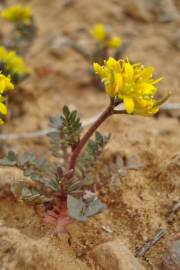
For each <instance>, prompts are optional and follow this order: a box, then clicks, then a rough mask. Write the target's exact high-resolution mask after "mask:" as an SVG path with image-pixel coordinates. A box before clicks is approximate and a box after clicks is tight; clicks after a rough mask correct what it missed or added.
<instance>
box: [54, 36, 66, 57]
mask: <svg viewBox="0 0 180 270" xmlns="http://www.w3.org/2000/svg"><path fill="white" fill-rule="evenodd" d="M69 42H70V41H69V39H68V38H67V37H65V36H62V35H60V36H58V37H56V38H54V40H53V41H52V43H51V44H50V46H49V52H50V53H51V54H52V55H53V56H55V57H59V58H60V57H63V55H64V53H65V52H66V50H67V48H68V47H69Z"/></svg>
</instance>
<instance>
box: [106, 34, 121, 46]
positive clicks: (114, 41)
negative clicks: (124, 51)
mask: <svg viewBox="0 0 180 270" xmlns="http://www.w3.org/2000/svg"><path fill="white" fill-rule="evenodd" d="M121 44H122V39H121V38H120V37H117V36H114V37H112V38H111V39H110V40H109V41H108V42H107V47H108V48H110V49H115V48H119V47H120V46H121Z"/></svg>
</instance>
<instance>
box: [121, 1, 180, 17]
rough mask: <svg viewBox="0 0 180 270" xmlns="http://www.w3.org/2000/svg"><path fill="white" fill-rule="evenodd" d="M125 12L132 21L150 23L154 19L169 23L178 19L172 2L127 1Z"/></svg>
mask: <svg viewBox="0 0 180 270" xmlns="http://www.w3.org/2000/svg"><path fill="white" fill-rule="evenodd" d="M125 11H126V13H127V14H128V15H130V16H131V17H133V18H134V19H137V20H141V21H145V22H150V21H153V20H154V19H157V20H158V21H162V22H171V21H174V20H177V19H178V18H179V13H178V11H177V8H176V6H175V4H174V1H173V0H151V1H147V0H128V1H127V4H126V8H125Z"/></svg>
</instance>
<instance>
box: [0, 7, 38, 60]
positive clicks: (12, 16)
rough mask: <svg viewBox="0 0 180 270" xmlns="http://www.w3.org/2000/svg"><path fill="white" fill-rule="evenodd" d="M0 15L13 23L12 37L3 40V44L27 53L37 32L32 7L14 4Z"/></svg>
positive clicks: (21, 52) (19, 52)
mask: <svg viewBox="0 0 180 270" xmlns="http://www.w3.org/2000/svg"><path fill="white" fill-rule="evenodd" d="M0 16H1V17H2V18H3V19H4V20H6V21H8V22H10V23H12V25H13V29H12V31H11V32H10V39H8V40H6V41H5V42H3V41H2V45H5V46H6V47H7V48H9V49H13V50H15V51H16V52H17V53H18V54H23V55H24V54H25V53H27V51H28V50H29V48H30V47H31V46H32V43H33V41H34V39H35V37H36V32H37V27H36V25H35V21H34V17H33V15H32V9H31V7H28V6H27V7H23V6H21V5H14V6H11V7H9V8H7V9H5V10H3V11H2V12H1V13H0Z"/></svg>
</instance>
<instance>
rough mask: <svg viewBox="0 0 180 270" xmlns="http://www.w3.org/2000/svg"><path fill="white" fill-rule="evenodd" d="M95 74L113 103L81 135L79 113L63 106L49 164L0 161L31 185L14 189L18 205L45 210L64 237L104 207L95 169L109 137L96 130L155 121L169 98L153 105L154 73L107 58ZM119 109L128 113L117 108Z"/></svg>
mask: <svg viewBox="0 0 180 270" xmlns="http://www.w3.org/2000/svg"><path fill="white" fill-rule="evenodd" d="M94 70H95V72H96V73H97V74H98V75H99V76H100V78H101V80H102V82H103V84H104V86H105V90H106V93H107V94H108V96H109V100H110V101H109V104H108V106H107V108H105V110H104V111H103V112H102V113H101V115H100V116H99V117H98V118H97V120H96V121H95V122H94V123H93V124H92V126H91V127H90V128H89V129H88V130H87V131H86V132H85V133H84V134H83V135H82V124H81V121H80V118H79V117H78V114H77V111H70V110H69V108H68V107H67V106H64V108H63V113H62V115H61V116H60V117H56V118H52V119H51V125H52V127H53V128H54V131H53V132H51V133H50V134H49V138H50V145H51V147H50V149H51V152H52V155H53V158H51V162H50V161H47V160H46V158H45V157H44V155H36V154H34V153H27V152H25V153H24V154H23V155H22V156H19V155H17V154H16V153H14V152H9V153H8V155H7V157H6V158H4V159H1V160H0V164H1V165H4V166H17V167H18V168H20V169H22V170H23V172H24V174H25V175H26V176H29V177H30V178H31V179H32V182H29V183H26V184H25V183H24V182H19V184H15V185H14V186H12V187H11V191H12V192H13V193H14V195H15V196H16V198H17V199H21V200H25V201H27V202H31V203H38V204H41V206H42V208H41V213H43V216H44V220H45V221H46V222H48V223H50V224H53V225H55V227H56V231H57V232H62V231H63V230H64V226H65V225H66V224H69V223H71V222H72V221H73V219H76V220H79V221H86V220H87V219H88V218H89V217H91V216H93V215H95V214H98V213H100V212H101V211H103V210H104V209H105V207H106V206H105V204H104V203H103V202H101V201H100V199H99V198H98V191H99V189H100V188H101V187H102V186H103V185H104V183H103V179H101V181H99V175H97V170H96V168H97V167H98V164H99V161H100V156H101V154H102V151H103V149H104V147H105V146H106V144H107V142H108V141H109V139H110V136H109V135H108V136H104V135H102V134H101V133H100V132H98V131H97V129H98V127H99V126H100V125H101V124H102V123H103V122H104V121H106V119H107V118H109V117H111V116H112V115H114V114H119V115H121V114H130V115H135V114H137V115H142V116H152V115H154V114H155V113H157V111H158V109H159V105H161V104H162V103H164V102H165V101H166V100H167V98H168V96H169V95H167V96H166V97H165V98H163V99H161V100H156V99H155V93H156V91H157V87H156V84H157V83H158V82H159V81H160V80H161V78H158V79H155V80H154V79H153V71H154V70H153V68H152V67H144V66H143V65H141V64H131V63H130V62H129V61H128V60H119V61H117V60H115V59H114V58H109V59H108V60H107V61H105V62H104V65H100V64H97V63H94ZM121 103H123V104H124V110H119V109H118V107H117V106H118V105H119V104H121ZM93 134H94V135H95V136H94V139H91V137H92V135H93ZM101 175H102V173H101Z"/></svg>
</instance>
